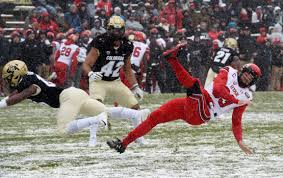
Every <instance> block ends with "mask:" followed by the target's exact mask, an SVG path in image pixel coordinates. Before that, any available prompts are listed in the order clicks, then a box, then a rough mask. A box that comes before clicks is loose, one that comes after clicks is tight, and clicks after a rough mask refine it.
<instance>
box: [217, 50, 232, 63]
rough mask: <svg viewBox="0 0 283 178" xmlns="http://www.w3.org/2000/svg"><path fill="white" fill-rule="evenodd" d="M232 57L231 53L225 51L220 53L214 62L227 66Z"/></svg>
mask: <svg viewBox="0 0 283 178" xmlns="http://www.w3.org/2000/svg"><path fill="white" fill-rule="evenodd" d="M230 56H231V53H226V52H224V51H218V52H217V53H216V56H215V58H214V62H216V63H222V64H225V63H226V62H227V60H228V59H229V57H230Z"/></svg>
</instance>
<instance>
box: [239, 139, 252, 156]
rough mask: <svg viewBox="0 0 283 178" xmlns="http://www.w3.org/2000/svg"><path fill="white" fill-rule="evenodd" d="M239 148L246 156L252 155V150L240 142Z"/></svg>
mask: <svg viewBox="0 0 283 178" xmlns="http://www.w3.org/2000/svg"><path fill="white" fill-rule="evenodd" d="M238 145H239V147H240V148H241V149H242V150H243V152H245V153H246V154H247V155H250V154H253V151H252V149H250V148H249V147H248V146H246V145H245V144H243V142H242V141H239V142H238Z"/></svg>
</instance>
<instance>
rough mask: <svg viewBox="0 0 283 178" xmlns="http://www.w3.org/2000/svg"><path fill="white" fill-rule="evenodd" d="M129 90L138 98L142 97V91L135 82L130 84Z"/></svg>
mask: <svg viewBox="0 0 283 178" xmlns="http://www.w3.org/2000/svg"><path fill="white" fill-rule="evenodd" d="M131 91H132V92H133V93H134V95H135V96H136V97H137V98H139V99H140V100H142V99H143V91H142V89H140V87H139V85H138V84H137V83H136V84H134V85H133V86H132V88H131Z"/></svg>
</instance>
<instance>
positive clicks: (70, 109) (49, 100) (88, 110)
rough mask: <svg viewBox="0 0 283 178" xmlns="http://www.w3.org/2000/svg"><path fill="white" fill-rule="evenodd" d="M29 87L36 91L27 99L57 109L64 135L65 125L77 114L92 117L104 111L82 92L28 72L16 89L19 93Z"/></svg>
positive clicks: (97, 103)
mask: <svg viewBox="0 0 283 178" xmlns="http://www.w3.org/2000/svg"><path fill="white" fill-rule="evenodd" d="M31 85H35V86H36V87H37V91H36V93H35V94H33V95H32V96H30V97H29V98H28V99H30V100H32V101H34V102H37V103H45V104H47V105H49V106H50V107H53V108H59V110H58V113H57V116H56V117H57V125H58V129H59V132H60V133H65V131H66V126H67V124H68V123H69V122H70V121H72V120H75V118H76V116H78V115H79V114H83V115H88V116H94V115H97V114H99V113H101V112H104V111H105V110H106V108H105V106H104V105H103V104H102V103H100V102H98V101H96V100H93V99H91V98H90V97H89V95H88V94H87V93H86V92H84V91H83V90H81V89H77V88H74V87H70V88H67V89H62V88H60V87H56V85H55V84H54V83H52V82H49V81H47V80H45V79H43V78H42V77H40V76H39V75H37V74H34V73H33V72H28V73H27V75H25V76H23V78H22V80H21V81H20V82H19V84H18V86H17V87H16V89H17V91H18V92H21V91H23V90H24V89H26V88H29V87H30V86H31Z"/></svg>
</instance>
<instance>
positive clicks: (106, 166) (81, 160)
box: [0, 94, 283, 178]
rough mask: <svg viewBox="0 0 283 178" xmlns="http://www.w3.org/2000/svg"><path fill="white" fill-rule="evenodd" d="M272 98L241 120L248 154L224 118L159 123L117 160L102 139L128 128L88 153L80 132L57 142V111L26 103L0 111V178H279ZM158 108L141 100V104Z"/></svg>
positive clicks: (282, 147) (280, 132)
mask: <svg viewBox="0 0 283 178" xmlns="http://www.w3.org/2000/svg"><path fill="white" fill-rule="evenodd" d="M280 95H281V94H280ZM281 96H282V95H281ZM172 97H175V96H170V98H172ZM165 98H166V97H165ZM275 99H276V97H275ZM275 99H274V101H275ZM153 100H154V98H153ZM165 100H166V99H165ZM272 100H273V99H270V98H268V99H266V103H265V104H264V103H263V104H262V103H261V102H262V101H264V99H261V100H258V101H256V103H255V104H254V106H253V107H252V109H251V110H249V112H247V113H246V114H245V115H244V119H243V131H244V141H245V143H246V144H247V145H249V146H250V147H252V148H253V149H254V151H255V154H253V155H251V156H247V155H245V154H244V153H243V152H242V151H241V150H240V148H239V147H238V145H237V143H236V142H235V139H234V137H233V134H232V132H231V119H230V115H229V114H228V115H225V116H224V117H223V118H222V119H221V120H214V121H211V122H210V123H209V124H208V125H203V126H200V127H191V126H189V125H187V124H185V123H183V122H181V121H177V122H173V123H168V124H164V125H160V126H158V127H157V128H155V129H154V130H153V131H152V132H151V133H150V134H149V135H147V136H146V139H147V142H148V144H147V145H146V146H142V147H141V146H139V145H137V144H132V145H130V146H129V147H128V149H127V150H126V152H125V153H123V154H118V153H116V152H114V151H113V150H110V149H109V148H108V146H107V145H106V140H108V139H111V138H115V137H119V138H121V137H122V136H124V135H125V134H126V133H127V132H128V131H129V130H130V129H131V124H130V122H127V121H112V122H111V123H112V130H110V131H107V130H104V129H103V128H101V129H100V131H99V132H98V141H99V144H98V145H97V147H88V145H87V144H88V131H87V130H85V131H82V132H80V133H78V134H75V135H73V136H71V137H68V138H61V137H59V136H57V135H56V133H55V129H56V121H55V113H56V110H54V109H50V108H48V107H45V106H39V105H35V104H32V103H27V102H25V103H22V104H19V105H17V106H14V107H10V108H8V109H4V110H0V177H13V178H14V177H36V178H38V177H40V178H41V177H48V178H50V177H53V178H55V177H58V178H61V177H103V178H104V177H115V178H116V177H117V178H130V177H131V178H132V177H142V178H144V177H154V178H156V177H166V178H172V177H178V178H179V177H198V178H199V177H245V178H246V177H252V178H254V177H272V178H273V177H283V110H281V111H280V108H282V105H283V101H282V98H279V101H278V97H277V100H276V104H274V102H273V101H272ZM162 102H163V100H162V99H161V100H155V102H153V101H151V100H150V99H148V100H145V101H144V102H143V103H142V106H143V107H148V108H150V109H154V108H155V107H157V106H158V105H159V104H160V103H162ZM268 103H269V104H268ZM259 105H264V106H265V107H264V108H260V107H258V106H259ZM267 106H269V107H267ZM274 108H275V109H274Z"/></svg>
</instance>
